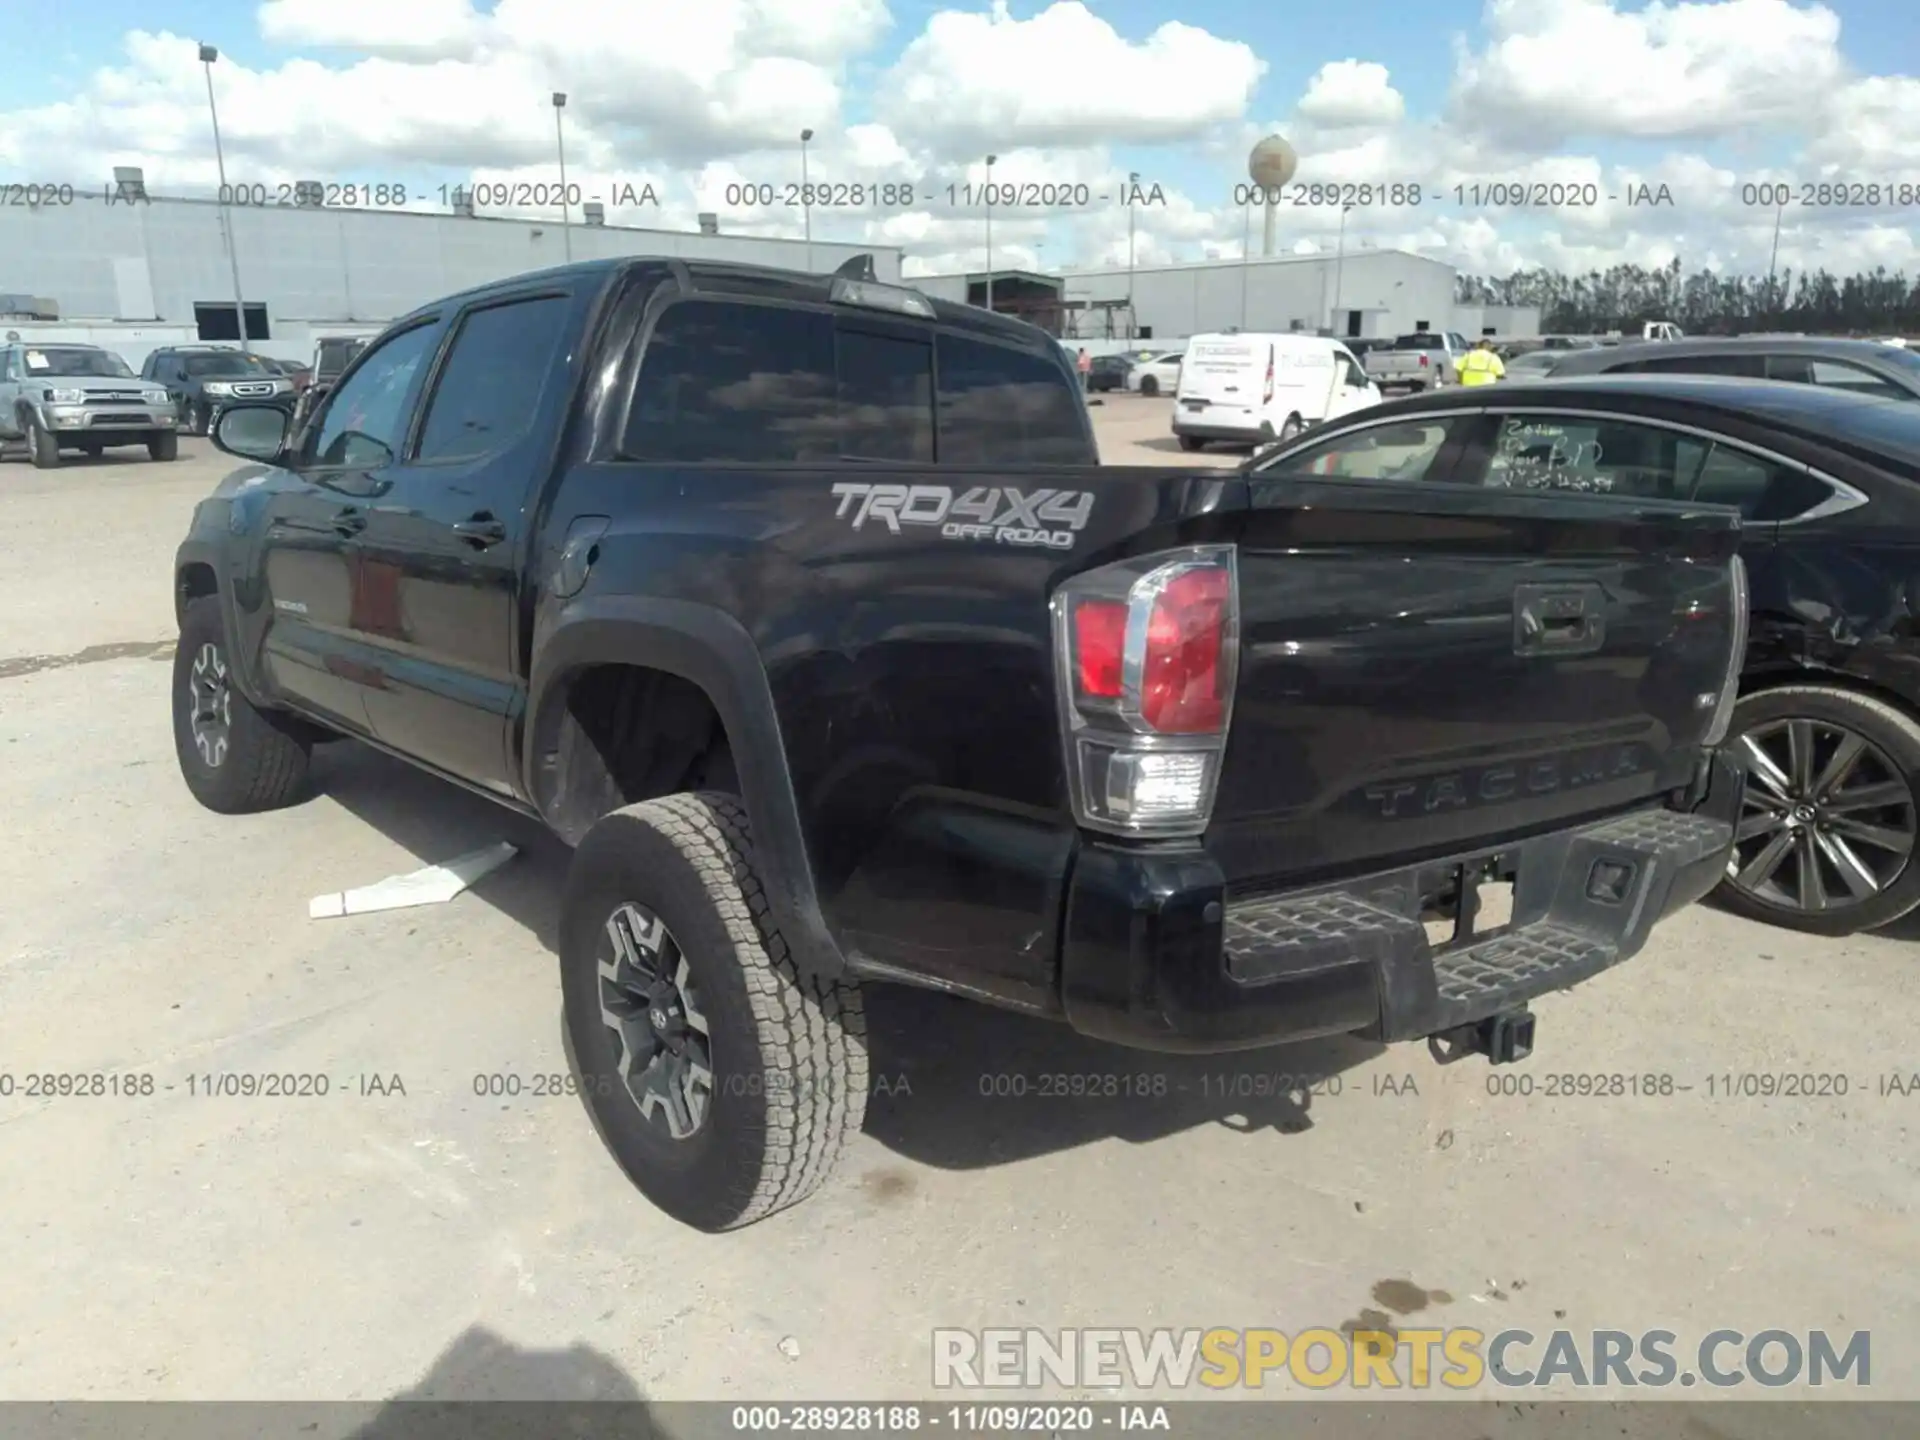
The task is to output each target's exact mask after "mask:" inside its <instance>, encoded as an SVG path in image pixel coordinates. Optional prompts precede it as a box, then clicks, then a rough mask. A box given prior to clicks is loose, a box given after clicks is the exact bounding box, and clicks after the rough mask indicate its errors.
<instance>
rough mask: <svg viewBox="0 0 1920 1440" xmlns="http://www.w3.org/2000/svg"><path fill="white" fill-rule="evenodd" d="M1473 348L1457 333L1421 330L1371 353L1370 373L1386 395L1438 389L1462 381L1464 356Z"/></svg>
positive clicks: (1368, 362) (1368, 358) (1368, 372)
mask: <svg viewBox="0 0 1920 1440" xmlns="http://www.w3.org/2000/svg"><path fill="white" fill-rule="evenodd" d="M1471 348H1472V347H1471V346H1470V345H1469V344H1468V343H1467V337H1466V336H1464V335H1462V334H1460V332H1459V331H1457V330H1446V331H1440V330H1418V331H1415V332H1414V333H1412V334H1410V335H1401V336H1399V337H1398V338H1396V339H1395V340H1394V342H1393V344H1392V345H1390V346H1389V347H1387V348H1386V349H1384V350H1375V351H1372V352H1371V353H1370V354H1368V356H1367V358H1366V371H1367V374H1368V376H1369V377H1371V378H1372V380H1373V382H1374V384H1376V385H1378V386H1379V387H1380V389H1381V391H1382V392H1383V393H1387V392H1391V391H1395V390H1409V391H1415V392H1418V391H1421V390H1436V389H1438V388H1439V387H1440V386H1442V385H1452V384H1455V383H1457V382H1458V381H1459V379H1460V372H1459V369H1458V368H1457V367H1458V364H1459V360H1460V357H1461V356H1462V355H1464V354H1466V353H1467V351H1468V350H1469V349H1471Z"/></svg>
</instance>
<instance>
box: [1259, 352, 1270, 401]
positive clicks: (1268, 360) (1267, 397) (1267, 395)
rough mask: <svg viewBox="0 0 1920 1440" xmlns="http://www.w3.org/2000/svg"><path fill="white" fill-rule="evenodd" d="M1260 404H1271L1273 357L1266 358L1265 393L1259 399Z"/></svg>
mask: <svg viewBox="0 0 1920 1440" xmlns="http://www.w3.org/2000/svg"><path fill="white" fill-rule="evenodd" d="M1260 403H1261V404H1262V405H1270V404H1272V403H1273V356H1271V355H1269V356H1267V387H1266V392H1265V393H1264V394H1263V395H1261V397H1260Z"/></svg>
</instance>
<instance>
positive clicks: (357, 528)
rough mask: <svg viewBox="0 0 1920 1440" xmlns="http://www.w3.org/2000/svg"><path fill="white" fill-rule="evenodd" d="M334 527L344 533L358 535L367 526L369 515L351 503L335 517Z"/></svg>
mask: <svg viewBox="0 0 1920 1440" xmlns="http://www.w3.org/2000/svg"><path fill="white" fill-rule="evenodd" d="M333 528H334V529H335V530H337V531H339V532H340V534H342V535H358V534H359V533H360V532H361V531H362V530H364V529H366V528H367V517H366V516H365V515H364V514H362V513H361V512H360V511H359V510H358V509H357V508H355V507H354V506H351V505H349V506H348V507H347V508H346V509H345V510H342V511H340V512H338V513H337V514H336V515H335V516H334V517H333Z"/></svg>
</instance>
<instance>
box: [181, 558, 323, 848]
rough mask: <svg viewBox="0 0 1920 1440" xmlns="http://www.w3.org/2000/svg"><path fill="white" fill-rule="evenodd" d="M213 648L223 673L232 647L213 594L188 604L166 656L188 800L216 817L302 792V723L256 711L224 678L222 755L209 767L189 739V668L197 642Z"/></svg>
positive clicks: (274, 804) (271, 805)
mask: <svg viewBox="0 0 1920 1440" xmlns="http://www.w3.org/2000/svg"><path fill="white" fill-rule="evenodd" d="M207 645H213V646H215V647H217V649H218V651H219V653H220V655H221V657H222V659H223V661H224V662H225V664H226V666H227V668H228V670H229V672H231V670H232V666H233V658H232V651H231V649H230V647H229V645H228V642H227V629H226V622H225V620H224V619H223V618H222V616H221V613H220V601H219V597H218V596H214V595H203V596H201V597H200V598H199V599H197V600H191V601H189V602H187V609H186V615H185V616H184V617H183V619H182V621H181V624H180V640H179V644H178V646H177V647H176V649H175V650H174V654H173V692H172V702H171V703H172V706H173V748H174V753H175V755H176V756H177V757H178V759H179V761H180V775H181V778H182V779H183V780H185V781H186V782H187V789H188V790H190V791H192V792H193V798H194V799H196V800H198V801H199V802H200V803H201V804H202V805H204V806H206V807H207V809H209V810H213V811H216V812H218V813H219V814H222V815H251V814H254V813H256V812H258V811H262V810H277V809H279V808H280V807H282V806H284V805H288V804H291V803H292V802H293V801H294V800H296V799H298V798H299V797H300V796H301V795H302V794H303V793H304V791H305V789H306V782H307V767H308V760H309V752H308V741H307V740H306V739H305V738H304V731H303V727H301V725H300V723H299V722H298V721H297V720H296V719H294V717H292V716H284V717H283V716H279V715H273V714H269V713H265V712H262V711H260V710H256V709H255V708H254V707H253V705H252V704H251V703H249V702H248V700H247V697H246V696H244V695H242V694H241V693H240V691H239V690H237V689H234V688H232V685H231V681H229V700H228V713H229V721H228V733H227V750H226V755H225V757H224V758H223V759H222V760H221V762H220V763H219V764H218V765H210V764H208V763H207V761H206V759H205V758H204V757H203V756H202V755H201V753H200V750H199V748H198V746H197V745H196V744H195V742H194V738H193V724H192V715H193V667H194V662H195V660H196V659H197V658H198V657H199V655H200V652H201V650H202V648H203V647H205V646H207Z"/></svg>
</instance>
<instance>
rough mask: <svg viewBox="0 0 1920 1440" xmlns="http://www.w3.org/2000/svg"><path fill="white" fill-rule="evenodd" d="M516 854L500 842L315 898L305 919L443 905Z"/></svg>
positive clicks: (308, 904) (504, 842) (308, 903)
mask: <svg viewBox="0 0 1920 1440" xmlns="http://www.w3.org/2000/svg"><path fill="white" fill-rule="evenodd" d="M519 853H520V851H519V850H518V848H516V847H515V846H513V845H510V844H508V843H507V842H506V841H504V840H502V841H501V842H500V843H499V844H498V845H489V846H487V847H486V849H484V850H475V851H472V852H470V853H469V854H466V855H459V856H456V857H454V858H453V859H451V860H449V861H447V862H446V863H445V864H444V865H429V866H427V867H426V868H425V869H422V870H414V871H412V872H410V873H408V874H405V875H389V876H388V877H387V878H386V879H384V880H376V881H375V882H374V883H373V884H371V885H362V886H361V887H360V888H359V889H357V890H336V891H335V892H334V893H333V894H331V895H316V896H314V897H313V899H312V900H310V901H308V902H307V918H308V919H309V920H328V919H333V918H336V917H338V916H341V915H365V914H368V913H370V912H372V911H375V910H405V909H407V908H408V907H409V906H413V905H444V904H445V903H446V902H447V901H449V900H451V899H453V897H454V896H456V895H458V894H459V893H460V892H461V891H462V890H465V889H466V888H467V887H468V886H469V885H472V884H473V883H474V882H475V881H477V880H479V879H481V878H482V877H484V876H487V875H490V874H492V873H493V872H494V871H495V870H498V869H499V868H500V867H501V866H502V865H504V864H506V863H507V861H509V860H511V859H512V858H513V857H514V856H515V855H518V854H519Z"/></svg>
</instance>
